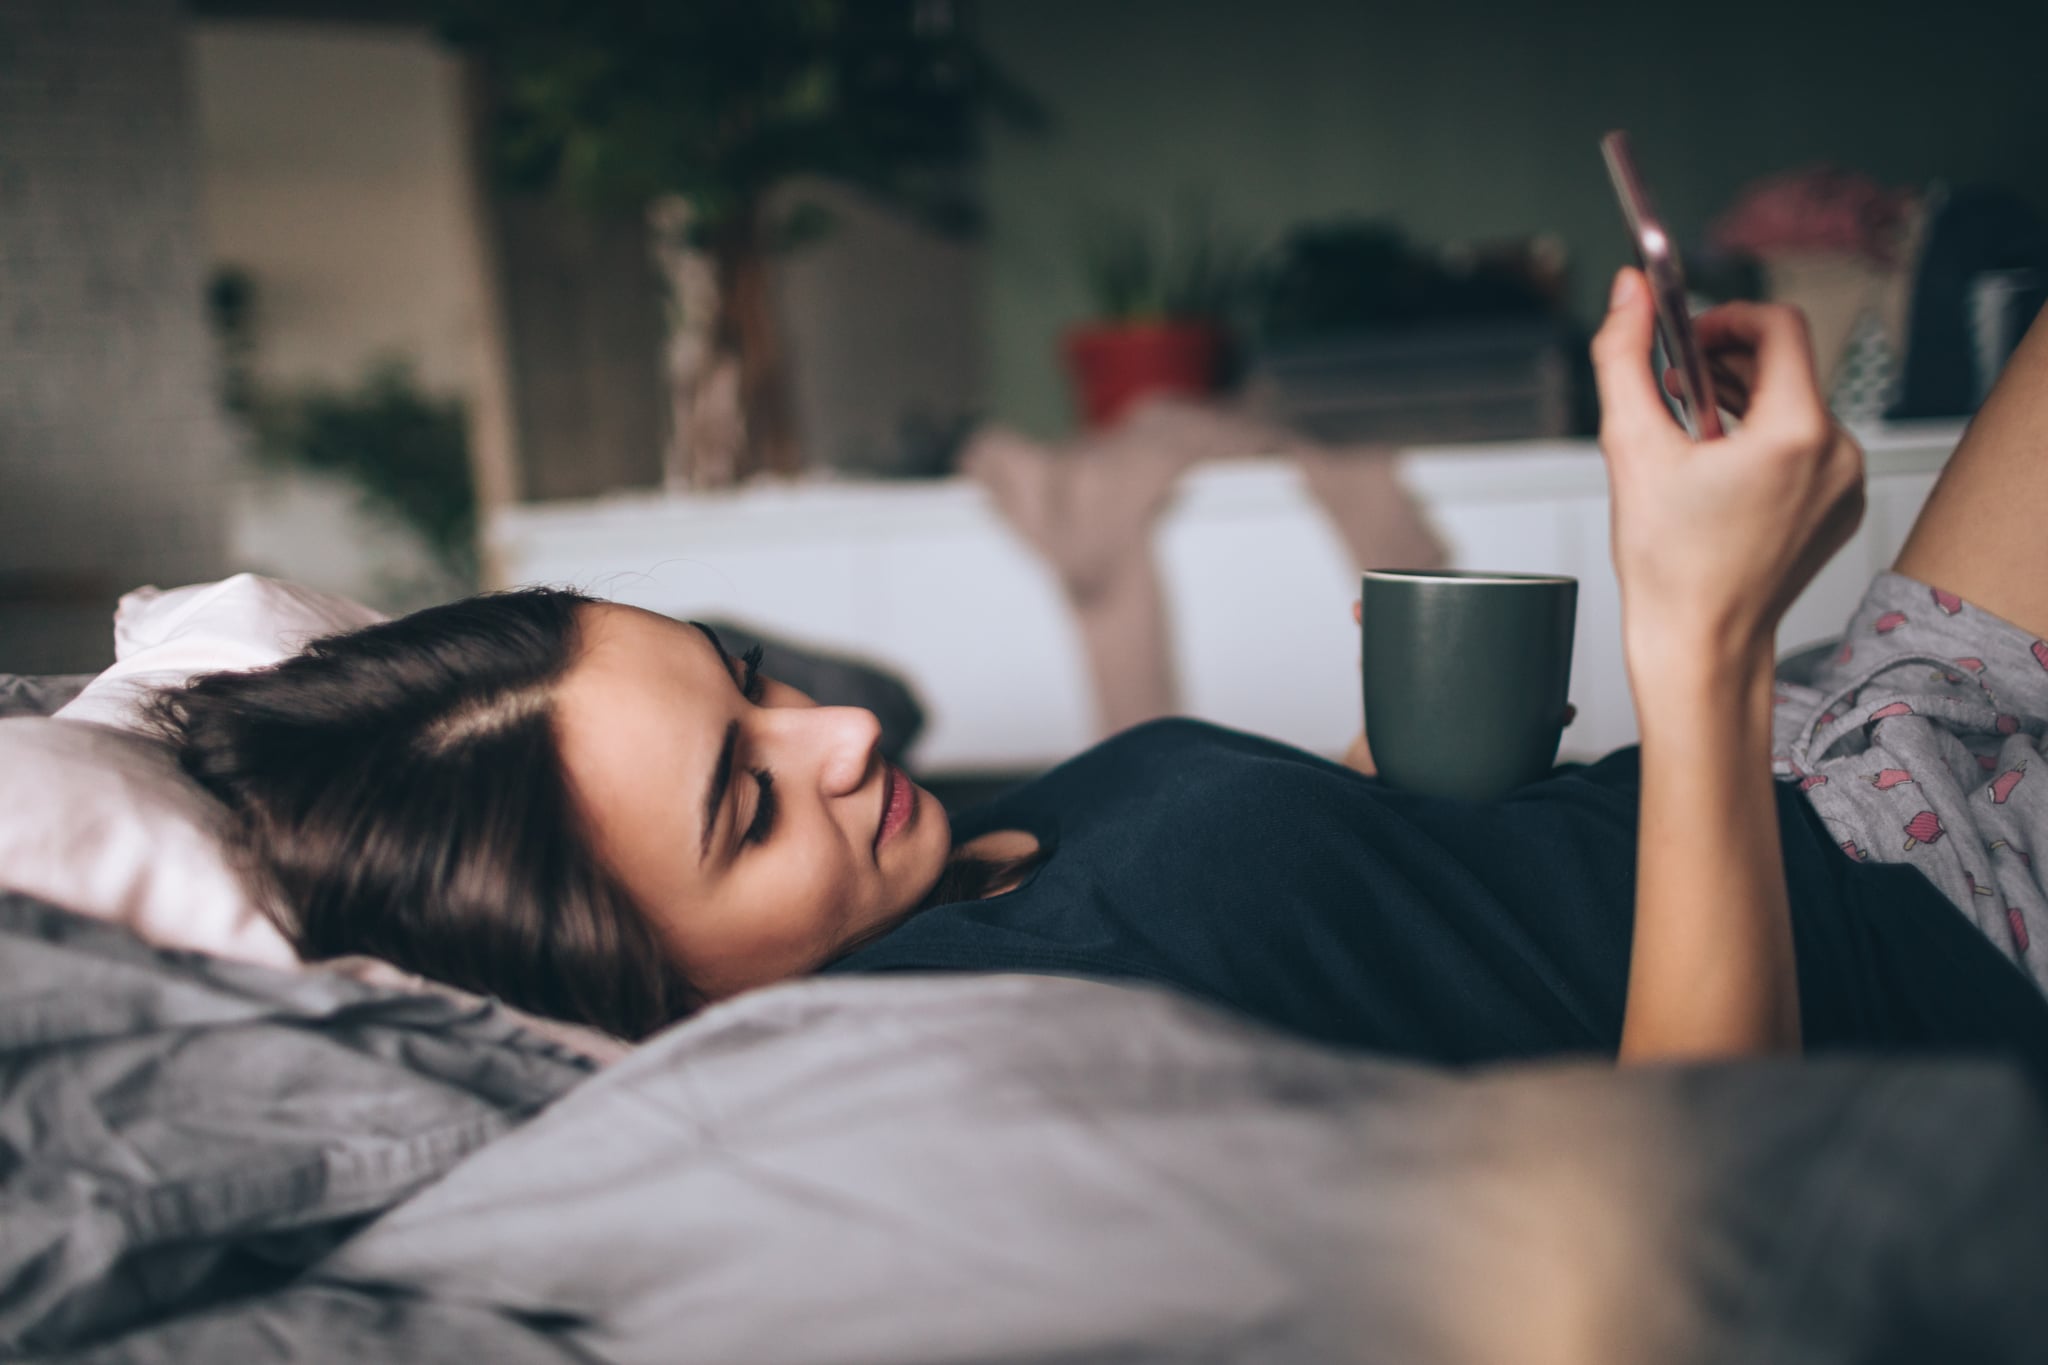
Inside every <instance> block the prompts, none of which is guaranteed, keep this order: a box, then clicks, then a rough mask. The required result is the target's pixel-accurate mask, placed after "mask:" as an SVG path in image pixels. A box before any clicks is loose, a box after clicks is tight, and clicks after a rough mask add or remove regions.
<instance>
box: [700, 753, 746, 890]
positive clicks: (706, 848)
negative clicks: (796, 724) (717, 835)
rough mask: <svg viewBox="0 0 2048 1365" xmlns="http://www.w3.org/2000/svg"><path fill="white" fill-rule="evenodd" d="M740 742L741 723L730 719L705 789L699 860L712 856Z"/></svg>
mask: <svg viewBox="0 0 2048 1365" xmlns="http://www.w3.org/2000/svg"><path fill="white" fill-rule="evenodd" d="M739 742H740V723H739V722H738V721H736V720H735V721H730V722H728V723H727V725H726V727H725V742H724V743H722V744H720V745H719V746H718V762H717V763H716V764H715V765H713V767H712V769H711V785H710V786H709V787H707V788H705V790H704V843H703V846H702V847H701V848H699V849H698V850H697V860H698V861H699V862H702V861H703V860H704V859H706V858H709V857H710V856H711V830H712V827H713V826H714V825H716V824H717V823H718V811H719V808H720V807H722V806H723V805H725V792H726V788H728V787H730V786H731V785H732V757H733V753H734V751H735V750H737V749H738V748H739Z"/></svg>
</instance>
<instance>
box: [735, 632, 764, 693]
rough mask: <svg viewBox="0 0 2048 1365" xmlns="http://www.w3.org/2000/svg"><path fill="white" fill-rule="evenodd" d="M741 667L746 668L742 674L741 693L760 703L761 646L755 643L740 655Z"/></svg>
mask: <svg viewBox="0 0 2048 1365" xmlns="http://www.w3.org/2000/svg"><path fill="white" fill-rule="evenodd" d="M740 667H741V668H742V669H744V670H745V672H743V673H742V674H741V675H740V695H741V696H743V697H745V698H746V699H747V700H748V701H751V702H757V703H758V702H759V701H760V700H761V646H759V645H755V646H754V647H753V648H752V649H750V650H748V651H747V652H746V653H744V654H742V655H740Z"/></svg>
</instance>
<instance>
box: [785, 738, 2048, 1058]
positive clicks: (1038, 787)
mask: <svg viewBox="0 0 2048 1365" xmlns="http://www.w3.org/2000/svg"><path fill="white" fill-rule="evenodd" d="M1777 790H1778V822H1779V829H1780V833H1781V836H1782V839H1783V843H1784V849H1785V872H1786V877H1787V880H1788V882H1789V885H1790V889H1791V901H1792V906H1793V921H1794V936H1795V942H1796V945H1797V951H1798V955H1799V978H1800V989H1801V996H1802V1000H1801V1004H1802V1010H1803V1018H1804V1024H1805V1032H1806V1041H1807V1043H1808V1046H1809V1047H1813V1048H1827V1047H1837V1046H1845V1045H1846V1046H1858V1047H1868V1048H1879V1049H1886V1050H1893V1049H1900V1048H1912V1047H1929V1046H1931V1047H1955V1048H1965V1049H1971V1050H1994V1051H2008V1052H2015V1053H2018V1054H2021V1055H2022V1056H2025V1057H2027V1058H2029V1059H2030V1060H2031V1062H2032V1063H2033V1065H2034V1066H2035V1067H2036V1069H2037V1073H2038V1074H2042V1075H2044V1076H2048V1002H2044V1000H2043V998H2042V997H2041V995H2040V994H2039V993H2038V992H2037V991H2036V990H2035V989H2034V987H2033V985H2032V984H2031V983H2030V982H2028V981H2027V980H2026V978H2025V977H2023V976H2022V975H2021V974H2020V973H2019V972H2018V971H2017V970H2015V969H2014V968H2013V966H2012V964H2011V963H2010V962H2008V961H2007V960H2006V959H2005V958H2004V957H2002V956H2000V955H1999V954H1998V953H1997V952H1996V951H1995V950H1993V949H1992V948H1991V946H1990V945H1989V944H1987V943H1985V942H1984V941H1983V939H1982V937H1981V936H1980V935H1979V934H1978V933H1977V931H1976V930H1975V929H1974V928H1973V927H1972V926H1971V925H1970V924H1968V923H1967V922H1966V921H1965V920H1964V919H1963V917H1962V916H1961V915H1960V914H1958V913H1957V911H1956V910H1955V909H1954V907H1952V906H1951V905H1950V904H1949V903H1948V902H1947V901H1946V900H1945V899H1943V898H1942V896H1941V895H1940V893H1939V892H1937V891H1935V890H1934V888H1933V887H1932V886H1931V885H1929V883H1928V882H1927V880H1926V879H1925V878H1924V877H1922V876H1921V875H1920V874H1919V873H1918V872H1917V871H1914V870H1912V869H1910V868H1905V867H1886V866H1880V865H1875V864H1859V863H1856V862H1852V861H1851V860H1850V859H1849V858H1847V857H1845V856H1844V855H1843V854H1842V853H1841V851H1840V850H1839V848H1838V847H1837V846H1836V843H1835V841H1834V840H1833V839H1832V838H1831V837H1830V836H1829V835H1828V833H1827V831H1826V829H1825V828H1824V827H1823V826H1822V825H1821V824H1820V822H1819V820H1818V819H1817V818H1816V817H1815V816H1814V815H1813V812H1812V810H1811V809H1810V808H1809V807H1808V805H1807V803H1806V801H1805V800H1804V799H1803V798H1802V797H1801V796H1800V795H1799V794H1798V793H1797V792H1796V791H1794V790H1792V789H1791V788H1789V787H1785V786H1782V785H1781V786H1779V787H1778V788H1777ZM1636 793H1637V762H1636V751H1635V750H1633V749H1624V750H1622V751H1620V752H1618V753H1616V754H1614V755H1612V756H1611V757H1609V758H1607V759H1605V760H1603V761H1602V762H1600V763H1597V764H1594V765H1592V766H1590V767H1582V768H1568V769H1560V770H1559V771H1558V772H1557V773H1556V774H1555V775H1553V776H1552V777H1550V778H1548V779H1546V780H1544V781H1542V782H1538V783H1535V784H1533V785H1531V786H1529V787H1526V788H1523V789H1522V790H1520V791H1518V792H1516V793H1514V794H1513V795H1511V796H1510V797H1508V798H1506V799H1504V800H1501V801H1498V802H1490V803H1482V802H1468V801H1454V800H1443V799H1436V798H1430V797H1421V796H1414V795H1410V794H1407V793H1403V792H1399V791H1396V790H1395V789H1393V788H1391V787H1388V786H1386V785H1385V784H1383V783H1381V782H1378V781H1376V780H1374V779H1371V778H1367V777H1364V776H1361V775H1360V774H1358V773H1355V772H1353V771H1351V770H1350V769H1349V768H1345V767H1343V766H1341V765H1339V764H1335V763H1330V762H1327V761H1325V760H1323V759H1320V758H1317V757H1315V756H1313V755H1311V754H1307V753H1303V752H1302V751H1300V750H1298V749H1293V748H1290V747H1288V746H1286V745H1283V744H1277V743H1274V742H1272V741H1269V740H1264V739H1259V738H1256V737H1254V736H1251V735H1245V734H1239V733H1236V732H1234V731H1229V730H1223V729H1219V728H1217V727H1215V726H1210V725H1205V724H1201V723H1199V722H1195V721H1185V720H1172V721H1160V722H1155V723H1153V724H1149V725H1143V726H1139V727H1138V728H1136V729H1134V730H1130V731H1127V732H1125V733H1124V734H1121V735H1118V736H1116V737H1115V738H1113V739H1110V740H1108V741H1106V742H1104V743H1102V744H1100V745H1097V746H1096V747H1095V748H1093V749H1091V750H1089V751H1088V752H1086V753H1084V754H1082V755H1080V756H1079V757H1077V758H1075V759H1073V760H1072V761H1070V762H1068V763H1066V764H1063V765H1062V766H1060V767H1059V768H1057V769H1055V770H1053V771H1052V772H1050V773H1048V774H1047V775H1046V776H1044V777H1042V778H1040V779H1038V780H1037V781H1034V782H1031V783H1029V784H1027V785H1026V786H1023V787H1020V788H1018V789H1017V790H1015V791H1013V792H1011V793H1009V794H1007V795H1005V796H1003V797H1001V798H999V799H997V800H996V801H993V802H991V803H989V804H988V805H986V806H984V807H981V808H979V809H978V810H975V811H973V812H970V813H969V814H968V815H966V816H965V817H964V818H963V819H961V820H960V821H958V822H956V834H957V837H959V838H961V839H963V840H964V839H969V838H973V837H974V836H975V835H978V834H981V833H984V832H986V831H990V830H998V829H1024V830H1029V831H1030V832H1032V833H1033V834H1035V835H1037V836H1038V838H1039V839H1040V841H1041V842H1042V843H1043V845H1044V846H1045V847H1046V849H1047V850H1048V853H1047V855H1046V857H1045V858H1044V859H1043V861H1042V862H1041V864H1040V865H1039V867H1038V869H1037V870H1036V872H1035V873H1034V874H1033V875H1032V876H1031V877H1030V879H1029V880H1028V881H1027V882H1026V883H1025V884H1024V885H1023V886H1021V887H1019V888H1018V889H1017V890H1014V891H1011V892H1008V893H1006V894H1004V895H1000V896H995V897H992V898H990V899H987V900H979V901H966V902H960V903H956V904H949V905H940V906H935V907H932V908H930V909H926V910H923V911H921V912H919V913H917V914H916V915H914V916H912V917H911V918H910V919H908V920H906V921H905V922H904V923H903V924H901V925H899V926H898V927H897V928H895V929H893V930H891V931H890V932H889V933H888V934H886V935H884V936H883V937H881V938H879V939H877V940H875V941H873V942H871V943H869V944H866V945H864V946H862V947H860V948H858V949H856V950H855V951H853V952H852V953H850V954H848V955H847V956H845V957H843V958H841V959H839V960H838V961H837V962H834V963H833V964H831V966H829V967H828V968H827V969H826V970H828V971H900V970H930V971H963V970H964V971H1022V972H1051V973H1059V974H1071V975H1081V976H1095V977H1109V978H1136V979H1140V980H1146V981H1154V982H1162V983H1165V984H1168V985H1172V986H1175V987H1178V988H1180V989H1181V990H1184V991H1186V992H1189V993H1191V994H1193V995H1195V996H1198V997H1201V998H1203V999H1206V1000H1208V1001H1211V1002H1212V1003H1215V1004H1218V1005H1221V1006H1224V1007H1225V1008H1228V1009H1233V1010H1236V1011H1238V1012H1240V1013H1243V1014H1246V1015H1250V1016H1252V1017H1253V1018H1256V1019H1260V1020H1264V1021H1266V1022H1268V1023H1270V1024H1273V1025H1276V1026H1278V1027H1281V1028H1284V1029H1287V1030H1290V1031H1292V1032H1295V1033H1299V1034H1302V1035H1305V1036H1307V1037H1310V1038H1316V1039H1321V1040H1324V1041H1327V1042H1332V1043H1338V1044H1342V1045H1346V1046H1351V1047H1361V1048H1370V1049H1373V1050H1376V1051H1380V1052H1385V1053H1390V1054H1394V1055H1399V1056H1408V1057H1415V1058H1420V1059H1425V1060H1431V1061H1445V1062H1477V1061H1488V1060H1495V1059H1506V1058H1520V1057H1531V1056H1540V1055H1547V1054H1555V1053H1568V1052H1594V1053H1611V1052H1612V1051H1613V1050H1614V1048H1615V1047H1616V1045H1617V1043H1618V1041H1619V1038H1620V1032H1621V1014H1622V1004H1623V999H1624V995H1625V991H1626V988H1627V982H1628V958H1629V942H1630V936H1631V926H1632V924H1633V913H1634V894H1635V837H1636Z"/></svg>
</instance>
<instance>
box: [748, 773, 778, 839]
mask: <svg viewBox="0 0 2048 1365" xmlns="http://www.w3.org/2000/svg"><path fill="white" fill-rule="evenodd" d="M754 781H756V782H757V783H759V784H760V786H761V794H760V796H759V798H758V799H757V800H756V801H755V802H754V818H753V819H752V820H751V821H749V822H748V823H747V832H746V834H744V835H743V836H741V837H742V838H743V839H744V840H745V841H746V842H747V843H750V844H765V843H767V842H768V836H769V835H770V834H771V833H773V832H774V829H775V774H774V773H771V772H769V771H768V770H767V769H766V768H756V769H755V770H754Z"/></svg>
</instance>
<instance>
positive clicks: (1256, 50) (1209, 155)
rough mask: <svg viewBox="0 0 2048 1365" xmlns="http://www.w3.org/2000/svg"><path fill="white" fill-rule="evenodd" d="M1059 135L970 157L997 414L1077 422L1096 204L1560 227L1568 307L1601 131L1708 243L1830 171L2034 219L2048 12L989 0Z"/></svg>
mask: <svg viewBox="0 0 2048 1365" xmlns="http://www.w3.org/2000/svg"><path fill="white" fill-rule="evenodd" d="M978 14H979V17H980V23H981V27H982V33H983V36H984V38H985V39H986V40H987V42H988V44H989V46H990V47H991V49H992V50H993V51H994V52H995V54H996V56H997V57H998V58H999V59H1000V60H1001V61H1002V62H1004V63H1005V64H1006V65H1007V66H1008V67H1009V69H1010V70H1011V71H1012V73H1013V74H1014V75H1016V76H1017V77H1018V78H1019V80H1020V81H1021V82H1022V83H1023V84H1024V85H1026V86H1027V87H1028V88H1030V89H1031V90H1032V91H1034V92H1035V93H1036V94H1038V95H1039V96H1040V98H1042V99H1043V100H1044V101H1045V102H1046V104H1047V105H1048V106H1049V108H1050V110H1051V112H1052V114H1053V116H1054V118H1055V120H1056V121H1057V126H1056V128H1055V129H1054V130H1053V131H1052V132H1051V133H1050V134H1049V135H1047V136H1044V137H1041V138H1036V139H1023V138H1017V137H1013V136H1004V137H999V138H998V140H997V141H996V144H995V146H994V148H993V149H992V153H991V156H990V158H989V161H988V164H987V167H986V173H985V174H986V187H987V195H988V204H989V210H990V237H989V240H988V243H987V262H986V269H987V275H986V291H987V293H986V309H987V318H988V326H989V329H990V336H989V384H990V393H989V397H990V401H991V405H992V407H993V409H994V412H995V414H996V415H997V416H998V417H999V418H1001V419H1003V420H1006V421H1009V422H1013V423H1016V424H1018V425H1020V426H1022V427H1024V428H1026V429H1027V430H1032V431H1036V432H1039V433H1043V434H1050V433H1053V432H1057V431H1060V430H1062V429H1064V428H1065V427H1066V426H1067V425H1068V420H1069V418H1068V400H1067V395H1066V392H1065V388H1064V385H1063V381H1062V380H1061V378H1060V375H1059V372H1058V369H1057V360H1056V350H1055V348H1056V343H1057V338H1058V336H1059V333H1060V331H1061V330H1062V329H1063V328H1064V327H1065V326H1067V325H1068V324H1070V323H1072V322H1074V321H1076V320H1078V319H1079V318H1081V317H1082V316H1083V315H1084V313H1085V301H1084V297H1083V294H1082V291H1081V288H1080V283H1079V269H1078V261H1077V250H1076V247H1075V241H1076V236H1077V231H1078V225H1079V224H1080V223H1081V222H1082V221H1083V220H1084V219H1085V217H1086V216H1087V215H1088V214H1089V213H1090V212H1092V211H1097V210H1101V209H1114V210H1137V211H1142V212H1156V213H1160V214H1162V215H1163V214H1164V213H1166V212H1167V211H1168V209H1169V208H1170V206H1171V205H1172V204H1173V203H1175V202H1176V201H1177V200H1178V199H1180V198H1181V197H1183V196H1185V195H1186V194H1187V193H1188V192H1190V191H1195V192H1199V193H1202V194H1206V195H1207V196H1208V197H1209V199H1210V200H1211V202H1212V203H1213V205H1214V206H1215V210H1216V215H1217V217H1218V218H1219V219H1220V220H1221V221H1222V222H1223V223H1224V224H1225V225H1227V226H1230V227H1233V228H1236V229H1239V230H1241V231H1243V232H1244V233H1246V234H1248V235H1249V236H1251V237H1253V238H1255V239H1257V240H1261V241H1265V240H1270V239H1271V238H1272V237H1273V236H1275V235H1277V233H1278V232H1279V231H1280V230H1282V229H1284V228H1285V227H1286V226H1287V225H1289V224H1292V223H1296V222H1300V221H1302V220H1305V219H1314V218H1320V217H1328V216H1332V215H1340V214H1344V215H1349V214H1367V215H1375V216H1376V215H1382V214H1384V215H1389V216H1391V217H1393V218H1395V219H1396V220H1398V221H1399V222H1400V223H1401V224H1402V225H1403V226H1405V227H1406V228H1407V229H1408V230H1409V231H1410V232H1412V233H1413V234H1414V235H1415V236H1416V237H1417V238H1418V239H1420V240H1423V241H1427V242H1441V241H1445V240H1450V239H1456V238H1484V237H1496V236H1511V235H1519V234H1523V233H1533V232H1549V233H1555V234H1558V235H1560V236H1561V237H1563V238H1564V240H1565V241H1566V243H1567V244H1568V246H1569V247H1570V250H1571V259H1572V264H1573V274H1574V297H1575V300H1576V303H1577V307H1578V311H1579V312H1580V314H1581V315H1582V316H1584V317H1587V318H1591V317H1593V316H1595V315H1597V313H1598V311H1599V300H1600V297H1601V294H1602V291H1603V289H1604V286H1605V282H1606V280H1607V278H1608V276H1609V274H1610V273H1611V272H1612V271H1613V269H1614V268H1615V267H1616V266H1618V265H1619V264H1621V262H1622V260H1623V258H1624V256H1625V254H1626V250H1627V246H1626V242H1625V240H1624V239H1623V237H1622V235H1621V230H1620V226H1619V219H1618V216H1617V214H1616V211H1615V208H1614V205H1613V201H1612V196H1611V195H1610V193H1609V191H1608V189H1607V184H1606V177H1605V174H1604V173H1603V171H1602V169H1601V166H1600V158H1599V153H1598V150H1597V147H1596V145H1595V144H1596V141H1597V139H1598V137H1599V135H1600V133H1602V132H1603V131H1605V130H1606V129H1608V128H1610V127H1627V128H1629V129H1631V130H1632V131H1633V133H1634V135H1635V140H1636V149H1637V154H1638V158H1639V159H1640V160H1641V161H1642V163H1643V166H1644V174H1645V176H1646V177H1647V178H1648V179H1649V180H1650V183H1651V185H1652V188H1653V190H1654V191H1655V193H1656V195H1657V197H1658V199H1659V201H1660V204H1661V206H1662V208H1663V209H1664V212H1665V215H1666V217H1667V218H1669V219H1671V220H1672V222H1673V223H1674V224H1675V225H1676V226H1677V228H1678V229H1679V230H1680V232H1681V233H1682V234H1687V235H1690V234H1691V233H1694V232H1696V231H1697V230H1698V229H1699V228H1700V227H1701V226H1703V225H1704V223H1705V222H1706V221H1707V219H1708V218H1710V217H1711V216H1712V215H1713V214H1714V213H1715V212H1717V211H1718V210H1719V209H1720V208H1721V207H1723V206H1724V205H1725V204H1726V203H1727V201H1728V199H1729V197H1730V196H1731V195H1732V194H1733V193H1734V191H1735V190H1736V189H1738V188H1739V187H1740V186H1741V185H1742V184H1743V183H1745V182H1746V181H1748V180H1750V179H1752V178H1754V177H1756V176H1759V175H1763V174H1766V173H1769V172H1773V171H1778V170H1782V169H1786V168H1789V167H1795V166H1800V165H1807V164H1811V163H1814V162H1817V161H1832V162H1835V163H1837V164H1840V165H1844V166H1847V167H1849V168H1851V169H1855V170H1861V171H1864V172H1867V173H1869V174H1871V175H1874V176H1876V177H1878V178H1879V179H1881V180H1884V181H1886V182H1888V183H1920V182H1924V181H1927V180H1929V179H1932V178H1934V177H1946V178H1948V179H1950V180H1952V181H1956V182H1976V181H1985V180H1995V181H2000V182H2003V183H2005V184H2008V185H2011V186H2012V187H2014V188H2016V189H2019V190H2021V191H2022V192H2024V193H2026V194H2027V195H2028V196H2029V197H2030V198H2032V199H2034V200H2035V201H2036V202H2038V203H2040V204H2041V205H2042V207H2043V208H2044V209H2048V71H2044V66H2048V0H2032V3H2027V4H1941V3H1938V0H1930V2H1929V3H1921V4H1910V5H1909V4H1900V3H1895V2H1894V0H1875V2H1874V3H1860V4H1859V3H1849V2H1848V0H1817V2H1816V3H1807V4H1801V3H1796V0H1781V3H1775V4H1769V3H1759V2H1758V0H1737V3H1733V4H1725V3H1724V4H1717V5H1670V4H1662V5H1654V4H1648V3H1630V4H1623V3H1620V0H1587V3H1583V4H1578V5H1570V4H1553V5H1541V4H1523V5H1506V4H1491V5H1483V4H1475V3H1470V2H1469V0H1466V2H1465V3H1459V2H1458V0H1448V2H1447V3H1440V4H1437V5H1435V6H1423V5H1392V4H1379V3H1364V2H1363V0H1361V2H1359V3H1332V2H1331V0H1256V2H1255V0H981V3H980V5H979V8H978Z"/></svg>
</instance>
